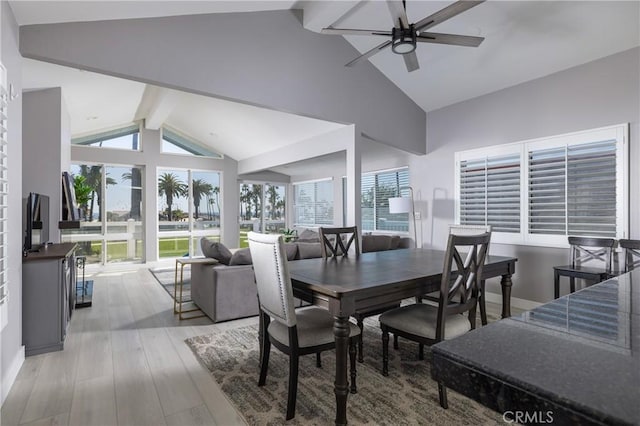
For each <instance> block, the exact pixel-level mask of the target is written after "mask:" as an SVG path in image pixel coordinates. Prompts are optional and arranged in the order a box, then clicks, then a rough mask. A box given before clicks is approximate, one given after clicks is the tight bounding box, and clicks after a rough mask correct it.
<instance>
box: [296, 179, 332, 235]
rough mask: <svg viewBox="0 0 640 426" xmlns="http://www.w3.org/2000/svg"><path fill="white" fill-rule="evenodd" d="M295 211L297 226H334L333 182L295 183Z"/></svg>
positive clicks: (328, 180) (326, 180)
mask: <svg viewBox="0 0 640 426" xmlns="http://www.w3.org/2000/svg"><path fill="white" fill-rule="evenodd" d="M293 211H294V213H293V214H294V216H293V221H294V223H295V224H296V225H305V226H315V225H333V180H332V179H325V180H317V181H311V182H300V183H294V184H293Z"/></svg>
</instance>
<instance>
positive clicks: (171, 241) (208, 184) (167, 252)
mask: <svg viewBox="0 0 640 426" xmlns="http://www.w3.org/2000/svg"><path fill="white" fill-rule="evenodd" d="M221 199H222V194H221V192H220V173H218V172H209V171H195V170H175V169H173V170H171V169H160V170H158V231H159V234H160V235H159V237H158V250H159V257H160V258H168V257H181V256H187V255H188V256H196V255H201V252H200V245H199V240H200V238H201V237H205V236H206V237H209V238H211V239H219V238H220V213H221V205H220V200H221Z"/></svg>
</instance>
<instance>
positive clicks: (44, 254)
mask: <svg viewBox="0 0 640 426" xmlns="http://www.w3.org/2000/svg"><path fill="white" fill-rule="evenodd" d="M75 248H76V243H60V244H49V245H47V246H43V247H40V248H39V249H38V251H31V252H29V253H28V254H27V255H26V256H24V257H23V258H22V261H23V262H31V261H34V260H48V259H63V258H65V257H67V256H68V255H69V253H71V252H72V251H73V250H75Z"/></svg>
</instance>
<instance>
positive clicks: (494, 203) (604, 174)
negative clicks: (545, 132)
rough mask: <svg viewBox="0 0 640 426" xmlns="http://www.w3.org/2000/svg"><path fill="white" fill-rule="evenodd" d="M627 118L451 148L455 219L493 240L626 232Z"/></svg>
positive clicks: (547, 241) (554, 239)
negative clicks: (489, 232) (484, 230)
mask: <svg viewBox="0 0 640 426" xmlns="http://www.w3.org/2000/svg"><path fill="white" fill-rule="evenodd" d="M627 140H628V125H627V124H621V125H616V126H609V127H603V128H599V129H592V130H585V131H580V132H574V133H568V134H564V135H558V136H551V137H546V138H540V139H535V140H529V141H523V142H516V143H512V144H505V145H499V146H494V147H487V148H482V149H477V150H471V151H465V152H458V153H456V167H457V168H456V194H455V197H456V203H457V205H456V220H457V221H458V223H460V224H466V225H491V226H492V227H493V230H494V238H493V240H494V241H496V242H502V243H515V244H519V243H525V244H533V245H542V246H548V245H552V246H557V245H566V244H567V236H568V235H576V236H594V237H613V238H628V237H627V229H628V221H629V212H628V191H629V188H628V173H629V171H628V164H627V163H628V162H627V155H628V143H627Z"/></svg>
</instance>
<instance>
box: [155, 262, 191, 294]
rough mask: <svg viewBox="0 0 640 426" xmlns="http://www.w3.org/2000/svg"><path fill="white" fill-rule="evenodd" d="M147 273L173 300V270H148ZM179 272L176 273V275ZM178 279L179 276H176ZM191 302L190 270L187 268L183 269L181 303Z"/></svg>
mask: <svg viewBox="0 0 640 426" xmlns="http://www.w3.org/2000/svg"><path fill="white" fill-rule="evenodd" d="M149 272H151V274H152V275H153V276H154V277H155V279H156V280H158V283H160V285H161V286H162V288H164V289H165V290H166V292H167V293H169V296H171V298H172V299H173V291H174V287H175V273H176V271H175V269H173V268H163V269H149ZM179 273H180V272H179V271H178V274H179ZM178 279H180V276H178ZM179 293H180V288H178V297H180V294H179ZM189 301H191V268H190V267H189V266H187V267H185V268H184V287H183V288H182V302H189Z"/></svg>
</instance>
